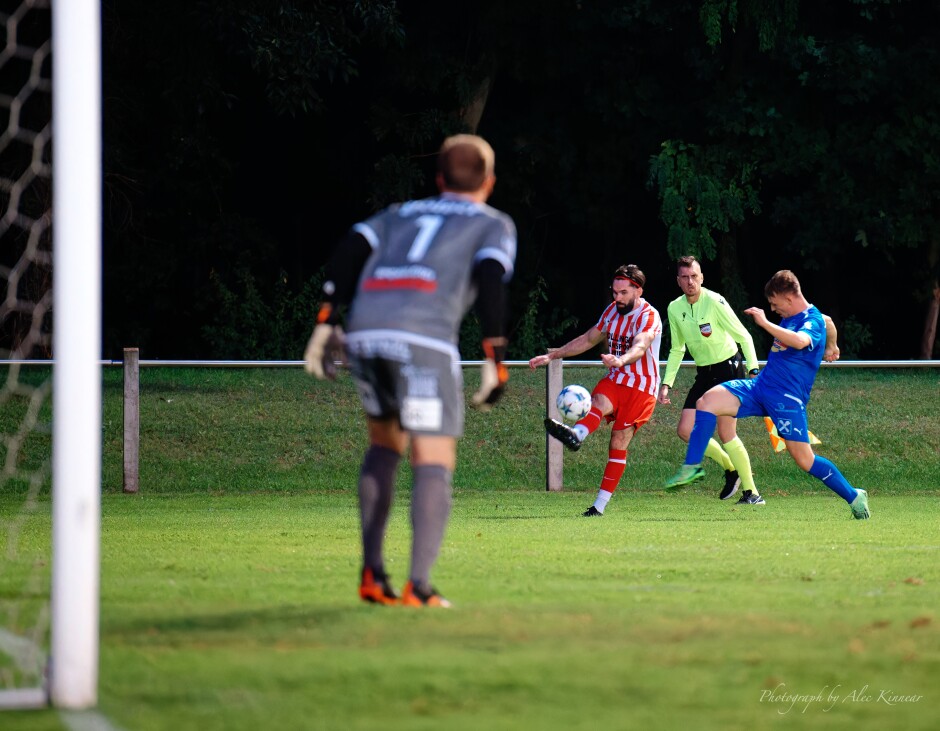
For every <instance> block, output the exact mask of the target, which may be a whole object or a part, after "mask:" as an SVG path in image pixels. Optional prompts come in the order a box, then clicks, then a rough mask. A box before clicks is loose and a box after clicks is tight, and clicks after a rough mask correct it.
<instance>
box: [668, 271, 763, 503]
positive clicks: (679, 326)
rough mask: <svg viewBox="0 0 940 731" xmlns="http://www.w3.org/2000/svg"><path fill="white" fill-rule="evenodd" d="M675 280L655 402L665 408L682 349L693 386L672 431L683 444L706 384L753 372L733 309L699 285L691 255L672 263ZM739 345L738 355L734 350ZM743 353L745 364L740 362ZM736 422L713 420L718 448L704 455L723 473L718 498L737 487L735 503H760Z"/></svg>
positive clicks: (749, 345) (747, 338)
mask: <svg viewBox="0 0 940 731" xmlns="http://www.w3.org/2000/svg"><path fill="white" fill-rule="evenodd" d="M676 265H677V266H678V276H677V277H676V281H678V283H679V288H680V289H681V290H682V292H683V294H682V296H681V297H677V298H676V299H674V300H673V301H672V302H670V303H669V307H668V309H667V314H668V317H669V332H670V335H671V339H672V347H671V348H670V350H669V360H668V361H667V362H666V373H665V375H663V380H662V385H661V386H660V388H659V403H661V404H664V405H668V404H670V403H672V402H671V401H670V399H669V389H670V388H672V384H673V381H675V378H676V374H677V373H678V372H679V364H680V363H681V362H682V356H683V354H684V353H685V351H686V349H688V351H689V354H690V355H691V356H692V360H694V361H695V365H696V366H697V368H696V373H695V382H694V383H693V384H692V388H691V389H689V393H688V395H687V396H686V398H685V403H684V404H683V406H682V415H681V416H680V417H679V426H678V427H677V429H676V431H677V432H678V434H679V437H680V438H681V439H682V441H684V442H688V441H689V435H690V434H691V433H692V427H693V425H694V424H695V402H696V401H698V399H699V398H700V397H701V396H702V395H703V394H704V393H705V392H706V391H707V390H708V389H710V388H711V387H712V386H715V385H717V384H719V383H724V382H725V381H730V380H732V379H735V378H746V377H747V376H748V375H750V376H751V377H754V376H756V375H757V373H758V363H757V353H756V351H755V350H754V340H753V339H752V338H751V334H750V333H749V332H748V331H747V329H745V327H744V325H742V324H741V321H740V320H739V319H738V316H737V315H735V314H734V310H732V309H731V306H730V305H729V304H728V303H727V302H726V301H725V298H724V297H722V296H721V295H720V294H718V293H717V292H713V291H711V290H710V289H705V288H704V287H703V286H702V281H703V277H702V267H701V265H700V264H699V262H698V260H697V259H696V258H695V257H694V256H683V257H680V258H679V259H678V260H677V261H676ZM738 346H740V352H739V350H738ZM741 353H744V359H745V361H746V363H747V367H746V371H745V365H744V363H742V362H741ZM736 425H737V420H736V419H735V418H734V417H733V416H720V417H718V436H719V438H720V439H721V441H722V443H723V447H724V448H722V444H719V443H718V442H717V441H715V439H714V437H713V438H712V439H710V440H709V442H708V447H707V448H706V450H705V455H706V456H707V457H711V459H713V460H714V461H715V462H717V463H718V464H719V465H721V466H722V468H723V469H724V470H725V485H724V488H722V490H721V494H720V495H719V497H720V498H721V499H722V500H727V499H728V498H730V497H731V496H732V495H734V494H735V493H736V492H737V491H738V487H739V486H740V487H741V488H742V492H741V498H740V499H739V500H738V503H739V504H744V505H764V498H762V497H761V496H760V493H759V492H758V491H757V487H756V486H755V485H754V475H753V474H752V473H751V460H750V457H748V454H747V450H746V449H745V448H744V444H743V443H742V442H741V439H740V438H739V437H738V435H737V430H736Z"/></svg>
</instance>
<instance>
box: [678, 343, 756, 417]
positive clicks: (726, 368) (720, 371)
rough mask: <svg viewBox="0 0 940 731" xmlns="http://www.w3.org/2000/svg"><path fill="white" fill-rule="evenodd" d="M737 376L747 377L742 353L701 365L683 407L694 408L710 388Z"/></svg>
mask: <svg viewBox="0 0 940 731" xmlns="http://www.w3.org/2000/svg"><path fill="white" fill-rule="evenodd" d="M735 378H747V372H746V371H745V370H744V358H743V357H742V356H741V354H740V353H736V354H735V355H734V357H733V358H730V359H729V360H723V361H720V362H719V363H712V364H711V365H707V366H699V367H698V368H696V369H695V382H694V383H693V384H692V388H690V389H689V393H688V395H687V396H686V397H685V403H684V404H683V405H682V408H683V409H694V408H695V402H696V401H698V400H699V399H700V398H701V397H702V396H704V395H705V392H706V391H707V390H708V389H710V388H711V387H712V386H717V385H718V384H720V383H724V382H725V381H733V380H734V379H735Z"/></svg>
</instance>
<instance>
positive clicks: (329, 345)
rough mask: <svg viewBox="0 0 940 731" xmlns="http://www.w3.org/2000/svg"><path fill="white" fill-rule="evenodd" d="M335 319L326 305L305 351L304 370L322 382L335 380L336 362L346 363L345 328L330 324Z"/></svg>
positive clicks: (318, 317) (321, 309) (330, 308)
mask: <svg viewBox="0 0 940 731" xmlns="http://www.w3.org/2000/svg"><path fill="white" fill-rule="evenodd" d="M333 319H334V318H333V317H332V307H330V305H329V304H324V305H323V307H321V308H320V313H319V314H318V315H317V324H316V325H315V326H314V328H313V333H311V335H310V340H309V341H308V342H307V348H306V350H304V370H305V371H307V373H310V374H311V375H313V376H315V377H316V378H319V379H320V380H323V379H324V378H325V379H328V380H330V381H332V380H335V378H336V361H340V362H341V363H345V362H346V355H345V352H344V348H343V345H344V342H345V336H344V333H343V328H341V327H340V326H339V325H337V324H335V323H333V322H330V321H331V320H333Z"/></svg>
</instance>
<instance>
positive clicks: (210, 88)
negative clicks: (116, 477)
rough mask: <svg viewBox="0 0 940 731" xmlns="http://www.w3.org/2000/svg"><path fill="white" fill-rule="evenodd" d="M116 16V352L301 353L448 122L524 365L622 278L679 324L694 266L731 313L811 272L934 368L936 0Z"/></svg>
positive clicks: (427, 188)
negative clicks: (330, 291)
mask: <svg viewBox="0 0 940 731" xmlns="http://www.w3.org/2000/svg"><path fill="white" fill-rule="evenodd" d="M103 11H104V34H103V37H104V91H105V110H104V111H105V216H106V218H105V222H106V224H105V225H106V239H105V260H104V265H105V342H104V356H105V357H119V355H120V352H121V348H122V347H124V346H131V345H133V346H139V347H141V349H142V354H143V357H149V358H291V359H293V358H299V357H300V353H301V352H302V348H303V342H304V340H305V338H306V336H307V334H308V330H309V327H310V321H311V315H312V312H313V309H314V307H315V304H316V300H317V292H318V288H319V281H320V276H321V268H322V265H323V263H324V262H325V260H326V259H327V257H328V256H329V253H330V250H331V248H332V245H333V242H334V241H335V240H336V239H337V238H338V237H339V236H340V235H341V234H342V233H343V232H344V231H345V229H346V228H347V227H348V226H349V225H350V224H351V223H353V222H355V221H357V220H360V219H361V218H363V217H365V216H366V215H368V214H369V213H370V212H372V211H373V210H375V209H377V208H379V207H381V206H383V205H385V204H387V203H389V202H391V201H394V200H398V199H403V198H408V197H412V196H423V195H428V194H431V193H432V192H433V187H432V181H433V176H432V175H431V169H430V166H431V164H432V163H433V155H434V152H435V150H436V148H437V146H438V145H439V143H440V140H441V139H442V138H443V136H445V135H447V134H451V133H454V132H458V131H476V132H479V133H480V134H482V135H484V136H485V137H487V138H488V139H489V140H490V141H491V142H492V143H493V146H494V148H495V149H496V152H497V178H498V183H497V186H496V192H495V195H494V198H493V199H492V203H493V204H494V205H495V206H497V207H499V208H502V209H504V210H506V211H507V212H509V213H510V214H511V215H512V216H513V217H514V218H515V220H516V222H517V225H518V228H519V244H520V248H519V258H518V271H517V276H516V278H515V279H514V282H513V284H512V303H513V307H512V322H511V330H512V333H513V342H514V349H513V351H511V353H510V355H511V356H512V357H516V358H528V357H529V356H531V355H532V354H533V352H537V350H536V349H538V348H542V347H545V346H546V345H547V344H550V343H557V342H558V341H559V340H560V339H561V338H563V337H565V336H567V335H570V334H572V333H574V332H577V331H581V330H583V329H585V328H586V327H587V326H588V325H589V324H590V323H591V322H593V318H594V317H595V316H596V314H597V313H598V312H599V311H600V307H601V306H602V305H603V304H604V303H605V302H606V299H607V296H608V295H607V291H606V290H607V287H608V285H609V278H610V273H611V272H612V271H613V269H614V268H615V267H616V266H617V265H619V264H622V263H628V262H634V263H637V264H639V265H640V266H641V268H643V269H644V270H645V272H646V273H647V276H648V278H649V282H648V285H647V290H646V296H647V298H648V299H650V300H651V301H652V302H653V303H654V304H655V305H656V306H658V307H659V308H660V310H661V311H662V312H665V307H666V304H667V303H668V301H669V300H671V299H673V298H674V297H676V296H678V295H679V290H678V288H677V286H676V284H675V278H674V277H675V271H674V267H673V266H672V263H671V262H672V260H673V259H674V258H675V257H676V256H678V255H680V254H684V253H694V254H697V255H698V256H699V257H700V258H702V259H703V260H704V271H705V276H706V286H711V287H712V288H714V289H718V290H719V291H722V292H723V293H725V294H726V295H727V296H728V297H729V298H730V299H731V301H732V303H733V304H734V305H735V306H736V307H738V308H739V309H740V308H743V307H745V306H748V305H750V304H761V303H763V298H762V296H761V292H762V288H763V283H764V282H765V281H766V280H767V279H768V278H769V276H770V275H771V274H772V273H773V272H774V271H776V270H777V269H780V268H790V269H793V270H795V271H796V272H797V273H798V275H799V276H800V277H801V280H802V281H803V283H804V287H805V289H806V291H807V294H808V295H809V299H810V300H811V301H813V302H814V303H815V304H817V305H819V306H820V308H821V309H823V310H824V311H826V312H827V313H829V314H831V315H832V316H833V317H834V318H835V320H836V322H837V324H839V326H840V329H841V333H842V343H841V344H842V346H843V350H844V355H846V356H849V357H852V356H855V357H865V358H910V357H931V356H932V357H936V353H937V351H936V346H935V343H934V340H935V337H934V333H935V327H936V317H937V314H936V313H937V303H938V301H940V287H938V284H937V278H938V268H940V262H938V259H940V230H938V224H940V221H938V214H940V210H938V195H940V184H938V183H940V180H938V171H940V120H938V110H940V98H938V97H940V86H938V85H937V84H936V79H937V78H940V46H938V43H937V41H938V40H940V8H938V7H936V4H934V3H924V2H917V1H915V0H834V1H833V2H827V3H816V2H808V1H806V0H804V1H803V2H798V1H797V0H780V1H779V2H776V3H763V2H758V1H757V0H685V1H683V0H629V1H622V2H613V1H604V0H599V1H596V2H588V1H587V0H581V1H577V0H547V1H541V2H537V1H536V0H514V2H511V3H506V2H491V1H488V0H487V1H482V2H475V3H464V2H454V3H439V2H426V1H422V0H415V1H413V2H406V1H401V2H394V1H393V0H360V1H358V2H345V0H335V1H333V2H330V1H327V0H293V1H292V2H289V1H288V0H277V1H275V0H233V1H231V2H228V3H211V2H180V1H179V0H177V1H176V2H163V3H144V2H132V1H129V0H122V1H120V2H118V0H105V2H104V3H103ZM931 328H933V330H932V329H931ZM465 336H466V337H465V343H464V351H465V355H466V356H467V357H474V356H475V351H474V348H475V347H476V343H475V339H474V326H473V322H472V321H471V322H470V323H468V325H467V331H466V333H465ZM760 337H762V335H761V336H760ZM764 346H766V344H764ZM761 352H765V350H763V349H762V350H761Z"/></svg>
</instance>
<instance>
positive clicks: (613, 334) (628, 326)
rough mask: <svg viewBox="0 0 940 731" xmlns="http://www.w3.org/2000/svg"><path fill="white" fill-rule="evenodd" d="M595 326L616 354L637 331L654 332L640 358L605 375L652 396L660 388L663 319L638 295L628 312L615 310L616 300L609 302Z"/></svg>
mask: <svg viewBox="0 0 940 731" xmlns="http://www.w3.org/2000/svg"><path fill="white" fill-rule="evenodd" d="M595 327H596V328H597V329H598V330H599V331H600V332H606V333H607V348H608V351H609V352H610V353H611V354H612V355H616V356H617V357H618V358H619V357H620V356H622V355H623V354H624V353H626V352H627V351H628V350H629V349H630V347H631V346H632V345H633V341H634V339H635V338H636V336H637V335H639V334H640V333H643V332H652V333H653V342H652V343H650V346H649V348H647V349H646V352H645V353H644V354H643V357H642V358H640V359H639V360H638V361H636V362H635V363H630V364H629V365H625V366H622V367H620V368H611V369H610V372H609V373H608V374H607V378H609V379H610V380H611V381H613V382H614V383H616V384H619V385H622V386H627V387H628V388H635V389H637V390H638V391H643V392H644V393H648V394H650V395H652V396H655V395H656V392H657V391H658V390H659V344H660V341H661V340H662V336H663V322H662V320H661V319H660V317H659V313H658V312H657V311H656V308H655V307H653V306H652V305H651V304H650V303H649V302H647V301H646V300H645V299H643V298H642V297H640V298H639V299H638V300H637V301H636V304H635V305H634V307H633V309H632V310H630V312H628V313H627V314H626V315H621V314H620V313H619V312H617V303H616V302H611V303H610V304H609V305H608V306H607V309H606V310H604V313H603V314H602V315H601V317H600V319H599V320H598V321H597V325H595Z"/></svg>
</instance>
